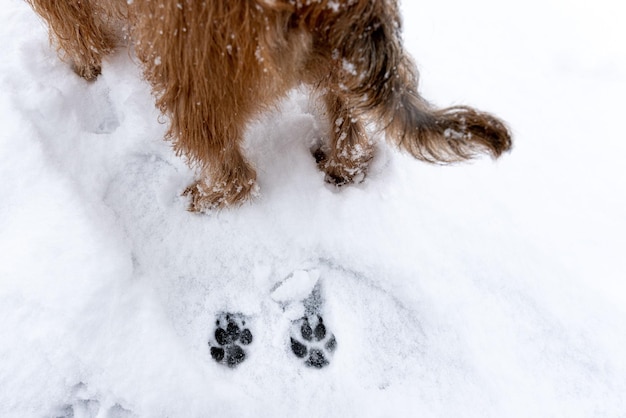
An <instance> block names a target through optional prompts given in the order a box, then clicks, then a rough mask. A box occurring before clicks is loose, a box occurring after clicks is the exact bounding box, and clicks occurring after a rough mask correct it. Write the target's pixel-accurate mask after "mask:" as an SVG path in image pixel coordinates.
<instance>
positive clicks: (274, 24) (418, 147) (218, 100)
mask: <svg viewBox="0 0 626 418" xmlns="http://www.w3.org/2000/svg"><path fill="white" fill-rule="evenodd" d="M27 1H28V2H29V3H30V4H31V5H32V6H33V8H34V9H35V11H36V12H37V13H38V14H39V15H41V16H42V17H43V18H44V19H45V20H46V21H47V22H48V24H49V26H50V29H51V38H52V40H53V42H55V43H56V44H57V45H58V47H59V49H60V51H62V53H63V54H64V57H65V58H67V59H68V60H69V61H71V63H72V65H73V67H74V70H75V71H76V73H77V74H79V75H80V76H82V77H84V78H86V79H87V80H92V79H94V78H95V77H97V76H98V74H99V73H100V69H101V62H102V58H103V57H104V56H105V55H106V54H108V53H110V52H112V51H113V50H114V49H115V47H116V46H117V45H119V44H120V43H121V42H122V41H123V39H124V38H126V37H130V39H131V40H132V42H133V47H134V50H135V52H136V54H137V56H138V57H139V59H140V60H141V62H142V64H143V70H144V74H145V78H146V79H147V80H148V81H149V82H150V84H151V85H152V88H153V92H154V95H155V97H156V102H157V106H158V107H159V109H160V110H161V111H162V112H163V113H164V114H166V115H167V116H168V117H169V120H170V126H169V131H168V138H170V139H171V140H172V141H173V144H174V148H175V150H176V151H177V153H178V154H183V155H184V156H186V157H187V158H188V160H189V162H190V163H191V164H193V165H196V166H197V167H198V168H199V169H200V173H201V176H200V179H199V180H198V181H197V182H196V183H195V184H193V185H192V186H190V187H189V188H188V189H187V191H186V192H185V193H186V194H188V195H190V196H191V205H190V209H191V210H194V211H202V210H206V209H210V208H217V207H223V206H227V205H232V204H238V203H241V202H243V201H244V200H245V199H247V198H248V197H249V196H250V192H251V191H252V190H253V188H254V187H255V180H256V173H255V171H254V169H253V168H252V167H251V166H250V164H249V163H248V162H247V161H246V158H245V157H244V156H243V155H242V152H241V141H242V138H243V134H244V130H245V128H246V124H247V123H248V122H249V121H250V120H251V119H252V118H254V117H255V116H257V115H258V114H259V113H260V112H262V111H264V110H265V109H267V108H268V106H270V105H272V104H275V103H276V102H277V101H278V100H279V99H280V98H282V97H284V96H285V94H286V93H287V92H288V91H289V90H290V89H292V88H294V87H296V86H298V85H299V84H301V83H305V84H308V85H310V86H312V87H314V88H315V89H316V90H317V92H319V94H320V95H321V97H322V98H323V101H324V102H325V104H326V107H327V112H328V115H329V118H330V121H331V126H332V127H333V129H332V132H330V133H329V136H330V138H329V141H328V143H327V144H325V145H324V146H322V147H321V148H320V149H319V150H317V151H316V152H315V153H314V156H315V158H316V160H317V162H318V165H319V167H320V169H321V170H323V171H324V172H325V173H326V175H327V176H326V178H327V181H331V182H333V183H335V184H337V185H343V184H347V183H351V182H353V181H355V180H356V179H358V178H362V176H363V175H364V174H365V172H366V170H367V165H368V162H369V161H370V160H371V158H372V152H373V147H372V143H371V141H370V140H369V138H368V137H367V136H366V133H365V128H364V123H365V122H366V121H369V122H374V123H375V124H376V125H377V126H378V127H380V128H381V129H382V130H384V132H385V136H386V137H387V138H388V140H390V141H391V142H393V143H394V144H396V145H398V146H399V147H400V148H402V149H404V150H406V151H408V152H409V153H410V154H412V155H413V156H415V157H416V158H418V159H420V160H423V161H427V162H431V163H449V162H456V161H460V160H464V159H467V158H471V157H472V156H474V155H475V154H477V153H480V152H486V153H488V154H491V155H492V156H493V157H494V158H495V157H498V156H500V154H502V153H503V152H504V151H507V150H509V149H510V147H511V137H510V134H509V132H508V130H507V128H506V126H505V125H504V124H503V123H502V122H501V121H500V120H498V119H497V118H495V117H493V116H491V115H489V114H487V113H483V112H479V111H477V110H474V109H472V108H469V107H452V108H447V109H434V108H432V107H431V106H430V105H429V104H428V103H427V102H426V101H425V100H424V99H423V98H422V97H421V96H420V95H419V94H418V92H417V71H416V69H415V66H414V64H413V63H412V61H411V59H410V57H408V56H407V54H406V53H405V52H404V51H403V49H402V45H401V38H400V28H401V24H400V17H399V11H398V5H397V2H396V1H395V0H334V1H332V0H314V1H312V0H208V1H201V0H27Z"/></svg>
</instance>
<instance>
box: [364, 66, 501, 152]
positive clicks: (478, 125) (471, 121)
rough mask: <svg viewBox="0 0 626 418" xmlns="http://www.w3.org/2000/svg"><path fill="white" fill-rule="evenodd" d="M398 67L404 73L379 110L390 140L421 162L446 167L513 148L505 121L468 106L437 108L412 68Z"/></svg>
mask: <svg viewBox="0 0 626 418" xmlns="http://www.w3.org/2000/svg"><path fill="white" fill-rule="evenodd" d="M404 60H405V61H408V58H404ZM397 68H398V69H399V70H400V71H399V72H398V73H396V76H395V78H394V79H393V80H391V83H392V88H391V92H390V94H389V96H388V98H387V100H386V101H383V102H381V103H380V105H379V106H378V108H376V109H374V112H375V113H378V115H379V120H381V121H382V122H383V125H382V126H383V128H384V131H385V135H386V137H387V139H388V141H390V142H392V143H395V144H396V145H398V146H399V147H400V148H401V149H403V150H405V151H407V152H409V153H410V154H411V155H413V156H414V157H415V158H418V159H420V160H422V161H426V162H429V163H440V164H441V163H443V164H445V163H453V162H458V161H463V160H467V159H470V158H473V157H475V156H477V155H479V154H488V155H490V156H491V157H493V158H498V157H499V156H500V155H502V153H504V152H506V151H508V150H510V149H511V146H512V140H511V134H510V132H509V129H508V128H507V126H506V125H505V123H504V122H502V121H501V120H499V119H498V118H496V117H495V116H493V115H491V114H489V113H485V112H481V111H478V110H476V109H473V108H471V107H468V106H455V107H449V108H445V109H436V108H434V107H432V106H431V105H430V104H429V103H427V102H426V101H425V100H424V99H423V98H422V97H421V96H420V95H419V94H418V93H417V91H416V87H417V82H416V77H415V76H414V75H413V74H412V73H411V68H410V67H407V66H404V65H403V66H399V67H397ZM407 72H408V73H409V75H408V76H407V74H406V73H407Z"/></svg>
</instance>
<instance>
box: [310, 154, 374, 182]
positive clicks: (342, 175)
mask: <svg viewBox="0 0 626 418" xmlns="http://www.w3.org/2000/svg"><path fill="white" fill-rule="evenodd" d="M312 154H313V157H314V158H315V162H316V163H317V167H318V168H319V170H320V171H322V172H323V173H325V174H326V176H325V178H324V180H325V181H326V183H329V184H332V185H335V186H337V187H341V186H345V185H348V184H352V183H361V182H362V181H363V180H364V179H365V175H366V174H367V169H368V167H369V162H370V160H371V159H372V154H371V152H367V153H365V152H353V153H352V154H354V155H349V156H345V155H342V157H343V158H334V159H333V158H329V157H328V154H327V152H325V151H324V150H323V149H322V148H318V149H315V150H313V151H312Z"/></svg>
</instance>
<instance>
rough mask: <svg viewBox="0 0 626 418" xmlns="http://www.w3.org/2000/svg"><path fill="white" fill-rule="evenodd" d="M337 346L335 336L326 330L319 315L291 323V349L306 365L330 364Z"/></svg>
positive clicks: (318, 366) (315, 366) (316, 366)
mask: <svg viewBox="0 0 626 418" xmlns="http://www.w3.org/2000/svg"><path fill="white" fill-rule="evenodd" d="M336 348H337V340H336V339H335V336H334V335H333V334H332V333H330V332H328V330H327V329H326V325H324V320H323V319H322V317H321V316H320V315H309V316H306V317H304V318H301V319H299V320H297V321H295V322H294V323H293V329H292V335H291V351H292V352H293V353H294V354H295V355H296V357H298V358H301V359H305V360H304V364H305V365H307V366H308V367H314V368H317V369H321V368H322V367H325V366H328V365H329V364H330V358H331V356H332V355H333V353H334V351H335V349H336Z"/></svg>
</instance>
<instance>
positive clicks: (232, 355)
mask: <svg viewBox="0 0 626 418" xmlns="http://www.w3.org/2000/svg"><path fill="white" fill-rule="evenodd" d="M245 326H246V319H245V317H244V316H243V315H241V314H233V313H221V314H219V315H218V316H217V319H216V321H215V333H214V337H215V341H214V342H211V341H209V346H210V347H211V357H213V359H214V360H215V361H217V362H218V363H221V364H224V365H227V366H228V367H235V366H237V365H238V364H240V363H241V362H243V361H244V360H245V359H246V351H245V350H244V349H243V348H242V347H241V346H242V345H243V346H247V345H249V344H250V343H252V332H251V331H250V329H248V328H245Z"/></svg>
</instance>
